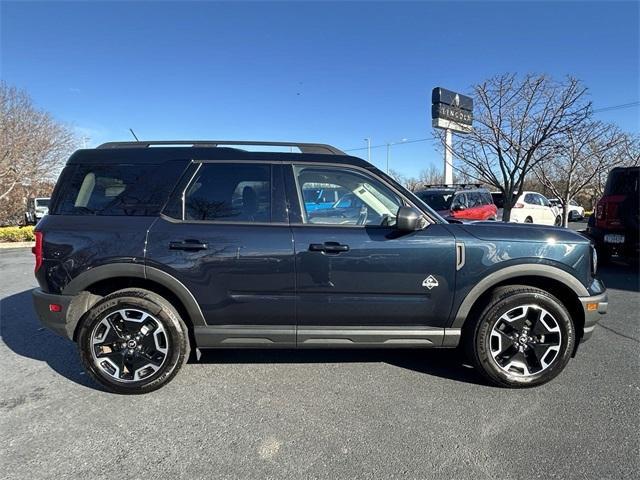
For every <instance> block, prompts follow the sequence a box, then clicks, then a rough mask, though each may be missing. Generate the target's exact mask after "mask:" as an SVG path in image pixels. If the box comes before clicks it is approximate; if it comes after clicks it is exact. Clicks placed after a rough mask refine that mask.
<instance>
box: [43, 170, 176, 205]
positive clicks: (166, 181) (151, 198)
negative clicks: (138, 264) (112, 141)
mask: <svg viewBox="0 0 640 480" xmlns="http://www.w3.org/2000/svg"><path fill="white" fill-rule="evenodd" d="M186 164H187V161H186V160H174V161H169V162H164V163H162V164H155V165H150V164H141V165H136V164H115V163H114V164H108V165H107V164H105V165H94V164H91V165H82V164H81V165H69V166H67V167H65V170H64V171H63V173H62V175H61V176H60V180H59V182H61V183H62V184H61V185H60V188H59V189H57V192H56V196H57V198H55V199H54V202H53V204H54V205H53V206H54V208H53V212H52V213H53V214H54V215H55V214H58V215H114V216H152V215H157V214H158V213H159V212H160V209H161V208H162V206H163V205H164V203H165V202H166V200H167V198H168V196H169V194H170V193H171V190H172V189H173V186H174V185H175V184H176V183H177V181H178V179H179V178H180V176H181V174H182V172H183V171H184V169H185V167H186Z"/></svg>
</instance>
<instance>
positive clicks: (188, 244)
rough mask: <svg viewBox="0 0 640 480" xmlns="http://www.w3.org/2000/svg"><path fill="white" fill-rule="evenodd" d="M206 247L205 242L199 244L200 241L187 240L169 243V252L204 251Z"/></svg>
mask: <svg viewBox="0 0 640 480" xmlns="http://www.w3.org/2000/svg"><path fill="white" fill-rule="evenodd" d="M207 248H209V247H208V245H207V244H206V243H205V242H201V241H200V240H194V239H192V238H189V239H187V240H181V241H177V242H169V249H170V250H187V251H197V250H206V249H207Z"/></svg>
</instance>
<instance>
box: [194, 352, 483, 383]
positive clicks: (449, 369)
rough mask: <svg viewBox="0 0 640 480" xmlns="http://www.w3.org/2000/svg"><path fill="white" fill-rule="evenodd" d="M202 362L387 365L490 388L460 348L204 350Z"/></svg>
mask: <svg viewBox="0 0 640 480" xmlns="http://www.w3.org/2000/svg"><path fill="white" fill-rule="evenodd" d="M199 363H207V364H220V365H222V364H224V365H229V364H246V363H272V364H279V363H282V364H287V363H291V364H293V363H300V364H304V363H319V364H320V363H386V364H388V365H393V366H395V367H399V368H404V369H407V370H412V371H414V372H417V373H423V374H425V375H431V376H435V377H441V378H446V379H449V380H454V381H459V382H464V383H473V384H477V385H485V386H486V385H488V384H487V383H486V382H484V381H483V379H482V377H480V375H479V374H478V373H477V372H476V371H475V370H474V369H473V367H471V366H470V365H468V363H467V362H466V360H465V359H464V356H463V355H462V353H461V352H460V351H459V350H457V349H421V348H411V349H401V348H393V349H329V348H327V349H308V350H307V349H304V350H302V349H301V350H294V349H286V350H284V349H271V350H266V349H263V350H258V349H255V350H254V349H236V350H232V349H218V350H203V351H202V356H201V358H200V360H199Z"/></svg>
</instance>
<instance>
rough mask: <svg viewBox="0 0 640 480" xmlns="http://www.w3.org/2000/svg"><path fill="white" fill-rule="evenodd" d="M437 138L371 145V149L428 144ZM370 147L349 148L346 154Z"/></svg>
mask: <svg viewBox="0 0 640 480" xmlns="http://www.w3.org/2000/svg"><path fill="white" fill-rule="evenodd" d="M436 138H437V137H427V138H417V139H415V140H405V141H404V142H389V143H388V144H387V143H381V144H380V145H371V149H374V148H385V147H386V146H387V145H393V146H396V145H405V144H407V143H418V142H428V141H429V140H435V139H436ZM367 148H368V147H362V148H349V149H347V150H345V152H357V151H359V150H366V149H367Z"/></svg>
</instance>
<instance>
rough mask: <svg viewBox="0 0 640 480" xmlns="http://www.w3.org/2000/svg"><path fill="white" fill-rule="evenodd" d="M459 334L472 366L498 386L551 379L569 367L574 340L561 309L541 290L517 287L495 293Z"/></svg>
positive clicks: (571, 325)
mask: <svg viewBox="0 0 640 480" xmlns="http://www.w3.org/2000/svg"><path fill="white" fill-rule="evenodd" d="M465 333H466V335H465V349H466V351H467V355H468V356H469V358H470V359H471V360H472V362H473V363H474V365H475V367H476V368H477V369H478V370H479V371H480V373H482V374H483V375H484V376H485V377H486V378H487V379H488V380H489V381H490V382H491V383H493V384H494V385H498V386H503V387H532V386H535V385H540V384H543V383H546V382H548V381H549V380H551V379H553V378H554V377H555V376H556V375H558V374H559V373H560V372H561V371H562V370H563V369H564V367H565V366H566V365H567V363H568V362H569V359H570V357H571V352H572V351H573V349H574V345H575V341H576V338H575V337H576V335H575V328H574V326H573V322H572V320H571V316H570V315H569V312H568V311H567V309H566V308H565V307H564V305H563V304H562V303H561V302H560V301H559V300H558V299H557V298H555V297H554V296H553V295H551V294H550V293H548V292H546V291H544V290H540V289H538V288H533V287H527V286H523V285H518V286H512V287H501V288H498V289H496V291H495V292H494V293H493V295H492V297H491V299H490V300H489V302H488V303H487V306H486V307H485V308H484V310H483V312H482V313H481V314H480V316H479V317H478V318H477V319H476V321H475V322H474V323H473V324H472V325H470V328H469V329H468V331H467V332H465Z"/></svg>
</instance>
